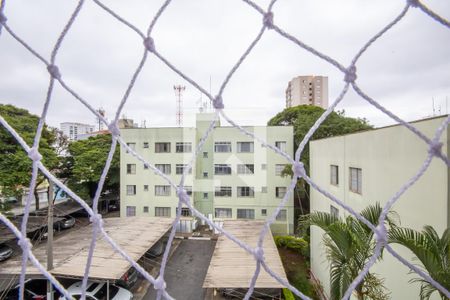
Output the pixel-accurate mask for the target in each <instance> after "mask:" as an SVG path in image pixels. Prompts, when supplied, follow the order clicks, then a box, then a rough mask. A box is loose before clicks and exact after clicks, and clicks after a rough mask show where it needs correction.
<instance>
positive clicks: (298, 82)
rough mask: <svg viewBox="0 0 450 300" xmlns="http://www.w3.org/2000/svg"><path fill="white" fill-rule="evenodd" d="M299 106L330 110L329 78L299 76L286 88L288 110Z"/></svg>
mask: <svg viewBox="0 0 450 300" xmlns="http://www.w3.org/2000/svg"><path fill="white" fill-rule="evenodd" d="M297 105H315V106H320V107H322V108H324V109H327V108H328V77H326V76H298V77H295V78H293V79H292V80H291V81H289V83H288V87H287V88H286V108H288V107H294V106H297Z"/></svg>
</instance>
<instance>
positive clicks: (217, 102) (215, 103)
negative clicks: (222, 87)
mask: <svg viewBox="0 0 450 300" xmlns="http://www.w3.org/2000/svg"><path fill="white" fill-rule="evenodd" d="M213 106H214V108H215V109H223V108H224V105H223V99H222V96H221V95H217V96H216V98H214V100H213Z"/></svg>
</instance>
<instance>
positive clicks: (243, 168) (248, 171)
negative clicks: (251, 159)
mask: <svg viewBox="0 0 450 300" xmlns="http://www.w3.org/2000/svg"><path fill="white" fill-rule="evenodd" d="M249 166H251V167H250V168H249ZM237 173H238V174H240V175H253V174H255V165H254V164H238V165H237Z"/></svg>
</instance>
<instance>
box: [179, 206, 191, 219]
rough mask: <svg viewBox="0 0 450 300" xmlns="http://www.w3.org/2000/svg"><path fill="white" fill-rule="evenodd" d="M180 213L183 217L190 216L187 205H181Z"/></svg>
mask: <svg viewBox="0 0 450 300" xmlns="http://www.w3.org/2000/svg"><path fill="white" fill-rule="evenodd" d="M181 215H182V216H183V217H190V216H191V210H190V209H189V208H187V207H182V208H181Z"/></svg>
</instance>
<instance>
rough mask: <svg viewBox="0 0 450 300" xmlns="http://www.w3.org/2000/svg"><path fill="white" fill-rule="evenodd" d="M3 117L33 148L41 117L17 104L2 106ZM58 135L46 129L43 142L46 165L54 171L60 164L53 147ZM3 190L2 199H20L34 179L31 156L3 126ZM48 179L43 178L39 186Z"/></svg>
mask: <svg viewBox="0 0 450 300" xmlns="http://www.w3.org/2000/svg"><path fill="white" fill-rule="evenodd" d="M0 115H1V116H2V117H3V118H4V119H5V120H6V121H7V122H8V123H9V124H10V125H11V127H12V128H14V129H15V130H16V131H17V132H18V133H19V135H20V136H21V137H22V138H23V139H24V141H25V142H26V143H27V144H28V145H29V146H32V144H33V140H34V136H35V134H36V130H37V125H38V122H39V118H38V117H37V116H35V115H32V114H30V113H29V112H28V111H27V110H25V109H21V108H17V107H15V106H13V105H9V104H8V105H3V104H0ZM54 142H55V134H54V132H53V131H52V130H49V129H48V128H47V126H44V129H43V131H42V137H41V140H40V143H39V152H40V153H41V154H42V163H43V164H44V165H45V166H46V167H47V168H48V169H49V170H54V169H55V168H57V167H58V165H59V159H58V156H57V155H56V153H55V150H54V149H53V148H52V145H53V143H54ZM0 155H1V157H2V159H1V160H0V189H1V194H2V196H15V197H17V198H19V199H20V197H21V195H22V193H23V189H24V188H27V187H28V185H29V183H30V179H31V165H32V162H31V160H30V159H29V158H28V155H27V153H26V152H25V151H24V150H23V148H22V147H21V146H20V145H19V143H18V142H17V141H16V140H15V139H14V138H13V136H12V135H11V134H10V133H9V132H8V131H7V130H6V129H5V128H4V127H3V126H0ZM43 180H44V177H43V176H39V178H38V183H40V182H42V181H43Z"/></svg>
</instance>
